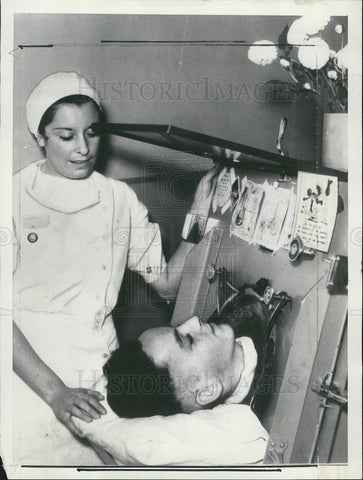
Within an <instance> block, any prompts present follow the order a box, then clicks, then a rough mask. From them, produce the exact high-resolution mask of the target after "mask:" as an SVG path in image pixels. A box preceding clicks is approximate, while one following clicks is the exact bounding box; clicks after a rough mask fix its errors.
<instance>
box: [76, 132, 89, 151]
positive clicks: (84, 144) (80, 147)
mask: <svg viewBox="0 0 363 480" xmlns="http://www.w3.org/2000/svg"><path fill="white" fill-rule="evenodd" d="M77 142H78V143H77V152H78V153H80V154H81V155H87V153H88V152H89V146H88V141H87V138H86V137H85V135H83V134H80V135H79V136H78V138H77Z"/></svg>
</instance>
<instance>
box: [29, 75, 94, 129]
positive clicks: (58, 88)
mask: <svg viewBox="0 0 363 480" xmlns="http://www.w3.org/2000/svg"><path fill="white" fill-rule="evenodd" d="M69 95H86V96H87V97H90V98H92V100H94V101H95V102H96V103H97V105H98V106H99V107H100V108H101V99H100V96H99V94H98V92H97V90H95V89H94V88H93V87H92V86H91V85H90V84H89V82H88V81H87V80H86V79H85V78H84V77H81V76H80V75H78V73H76V72H56V73H52V74H51V75H48V76H47V77H45V78H43V80H41V81H40V82H39V83H38V85H37V86H36V87H35V88H34V89H33V91H32V92H31V94H30V95H29V98H28V100H27V102H26V120H27V123H28V128H29V130H30V132H31V133H32V134H33V135H34V136H36V135H37V133H38V127H39V123H40V121H41V119H42V116H43V115H44V113H45V111H46V110H47V109H48V108H49V107H50V106H51V105H53V103H55V102H56V101H58V100H60V99H61V98H64V97H68V96H69Z"/></svg>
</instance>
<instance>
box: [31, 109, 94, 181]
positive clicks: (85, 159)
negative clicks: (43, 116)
mask: <svg viewBox="0 0 363 480" xmlns="http://www.w3.org/2000/svg"><path fill="white" fill-rule="evenodd" d="M98 121H99V114H98V111H97V109H96V107H95V106H94V105H93V104H92V103H91V102H89V103H85V104H83V105H79V106H77V105H68V104H64V105H61V106H59V108H58V109H57V111H56V113H55V115H54V118H53V120H52V122H51V123H49V124H48V125H47V126H46V127H45V137H42V136H41V135H39V136H38V143H39V145H40V146H41V147H45V151H46V156H47V159H46V162H45V164H44V171H45V172H46V173H49V174H51V175H55V176H59V177H65V178H71V179H83V178H87V177H88V176H89V175H90V174H91V173H92V171H93V168H94V166H95V163H96V158H97V153H98V147H99V143H100V137H99V135H98V134H97V133H95V132H94V131H93V129H92V128H91V125H92V123H95V122H98Z"/></svg>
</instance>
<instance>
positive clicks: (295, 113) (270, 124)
mask: <svg viewBox="0 0 363 480" xmlns="http://www.w3.org/2000/svg"><path fill="white" fill-rule="evenodd" d="M293 20H294V17H283V16H275V17H271V16H270V17H264V16H260V17H256V16H243V17H241V16H208V15H206V16H196V15H194V16H183V15H177V16H175V15H169V16H160V15H138V16H137V15H89V14H88V15H86V14H83V15H75V14H73V15H70V14H68V15H65V14H18V15H16V16H15V28H14V32H15V34H14V48H17V47H18V45H22V44H31V45H54V46H53V47H51V48H45V47H38V48H23V49H18V50H16V52H14V56H15V61H14V170H18V169H19V168H21V167H22V166H25V165H27V164H28V163H29V162H31V161H33V160H34V159H36V158H38V157H39V151H38V147H37V145H36V143H35V142H34V140H33V139H32V138H31V136H30V135H29V133H28V131H27V128H26V122H25V116H24V106H25V102H26V99H27V97H28V95H29V93H30V91H31V90H32V88H33V87H34V86H35V85H36V83H38V82H39V81H40V80H41V79H42V78H43V77H45V76H47V75H48V74H49V73H52V72H55V71H59V70H63V71H78V72H80V73H81V74H83V75H85V76H87V77H88V79H89V80H90V81H91V83H92V84H93V85H94V86H95V87H96V88H97V89H98V90H99V92H100V94H101V97H102V100H103V104H104V107H105V111H106V113H107V117H108V120H109V121H111V122H120V123H122V122H123V123H152V124H171V125H175V126H178V127H182V128H187V129H190V130H195V131H197V132H201V133H205V134H209V135H213V136H216V137H221V138H224V139H227V140H232V141H236V142H239V143H243V144H246V145H251V146H255V147H258V148H261V149H266V150H270V151H273V152H275V153H277V150H276V138H277V134H278V129H279V123H280V118H281V117H282V116H286V117H287V118H288V122H289V123H288V129H287V132H286V140H285V148H286V151H287V153H288V154H289V155H290V156H295V157H298V158H301V159H303V160H314V158H315V156H316V155H317V154H318V153H319V151H320V140H319V132H320V130H321V115H320V114H319V112H317V111H316V105H315V102H314V101H312V100H308V99H306V98H302V97H300V96H296V95H287V98H284V95H283V94H282V91H281V90H279V91H277V92H275V93H274V94H273V95H272V94H268V92H267V90H266V87H265V86H264V83H265V82H267V81H269V80H279V81H282V82H290V81H291V79H290V77H289V75H288V73H287V72H286V71H285V70H284V69H283V68H281V66H280V65H279V64H278V63H277V62H276V63H274V64H272V65H270V66H266V67H261V66H258V65H256V64H254V63H252V62H250V61H249V60H248V59H247V51H248V48H247V47H244V46H227V45H224V46H215V45H208V46H200V45H180V44H177V45H175V44H174V45H155V44H154V45H137V44H128V45H120V44H116V45H115V44H104V43H103V44H102V43H101V41H104V40H113V41H114V40H120V41H126V40H128V41H140V40H145V41H178V40H181V41H186V40H188V41H200V40H218V41H228V40H239V41H241V40H244V41H245V42H247V43H252V42H254V41H256V40H259V39H266V40H271V41H274V42H277V41H278V36H279V34H280V33H281V31H282V30H283V28H284V27H285V25H286V24H290V23H291V22H292V21H293ZM324 33H325V32H324ZM326 34H327V35H329V43H330V45H331V48H334V49H339V45H338V43H337V42H338V40H339V36H338V35H337V34H334V32H332V31H331V28H330V29H329V28H328V29H327V32H326ZM285 97H286V96H285ZM112 146H113V149H112V152H113V154H112V155H111V156H110V158H109V159H108V163H107V166H106V168H107V173H108V174H110V175H112V176H116V177H130V176H135V175H138V174H140V169H141V170H142V168H141V167H140V163H143V162H145V158H147V159H151V160H152V159H155V157H156V158H161V159H162V160H164V161H165V160H166V161H167V162H168V163H172V162H173V159H170V158H168V153H167V152H166V151H165V149H157V148H156V149H150V148H149V147H148V146H145V145H142V144H140V143H138V142H133V141H125V140H122V139H119V138H113V139H112ZM120 158H121V159H122V162H120Z"/></svg>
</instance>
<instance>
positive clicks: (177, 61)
mask: <svg viewBox="0 0 363 480" xmlns="http://www.w3.org/2000/svg"><path fill="white" fill-rule="evenodd" d="M294 18H296V17H283V16H275V17H271V16H270V17H264V16H260V17H256V16H253V17H252V16H243V17H241V16H208V15H206V16H179V15H178V16H173V15H169V16H160V15H141V16H140V15H139V16H136V15H85V14H82V15H63V14H21V15H20V14H19V15H16V16H15V28H14V32H15V33H14V48H16V47H17V46H18V45H22V44H31V45H54V46H53V47H51V48H46V47H35V48H23V49H17V50H16V51H15V52H14V56H15V59H14V171H17V170H18V169H19V168H21V167H23V166H25V165H27V164H29V163H30V162H32V161H34V160H36V159H38V158H39V156H40V155H41V152H40V151H39V149H38V146H37V144H36V142H35V140H34V139H33V138H32V137H31V135H30V134H29V132H28V130H27V126H26V121H25V102H26V99H27V97H28V95H29V93H30V92H31V90H32V88H33V87H34V86H35V85H36V84H37V83H38V82H39V81H40V80H41V79H42V78H44V77H45V76H47V75H48V74H50V73H52V72H55V71H60V70H61V71H78V72H79V73H81V74H83V75H85V76H86V77H87V78H88V79H89V81H90V82H91V83H92V84H93V85H94V86H95V87H96V88H97V89H98V90H99V93H100V95H101V97H102V101H103V105H104V110H105V113H106V116H107V119H108V121H110V122H117V123H151V124H171V125H174V126H177V127H182V128H186V129H190V130H194V131H197V132H200V133H205V134H208V135H212V136H215V137H220V138H223V139H227V140H232V141H235V142H238V143H243V144H246V145H250V146H253V147H257V148H260V149H265V150H269V151H272V152H275V153H277V149H276V138H277V134H278V129H279V123H280V119H281V117H282V116H286V117H287V118H288V127H287V131H286V135H285V142H284V148H285V150H286V153H287V154H289V155H290V156H293V157H297V158H300V159H302V160H306V161H315V159H316V158H317V156H319V155H320V152H321V136H320V131H321V127H322V124H321V119H322V112H321V111H320V110H319V109H318V108H317V105H316V103H315V101H313V100H312V99H311V98H310V99H309V98H306V97H300V96H298V97H296V96H291V95H290V96H289V95H288V96H287V98H286V96H285V97H284V96H283V95H281V90H280V91H278V92H277V93H275V94H274V95H272V96H271V95H269V96H268V95H267V91H266V88H265V87H264V83H265V82H267V81H269V80H278V81H281V82H290V81H291V79H290V77H289V75H288V73H287V72H286V71H285V70H284V69H282V68H281V66H280V65H279V64H278V63H277V62H276V63H274V64H272V65H270V66H266V67H261V66H258V65H256V64H254V63H252V62H250V61H249V60H248V58H247V50H248V48H247V47H243V46H226V45H224V46H215V45H207V46H205V45H204V46H200V45H180V44H177V45H175V44H174V45H170V44H169V45H155V44H151V45H137V44H135V43H134V44H127V45H120V44H102V43H101V41H102V40H119V41H126V40H127V41H130V42H131V41H140V40H144V41H153V42H155V41H177V40H181V41H186V40H188V41H200V40H219V41H228V40H244V41H245V42H246V43H253V42H254V41H256V40H260V39H265V40H271V41H275V42H277V40H278V36H279V34H280V33H281V31H282V30H283V28H284V27H285V25H286V24H290V23H291V22H292V21H293V20H294ZM339 21H340V23H344V19H340V20H339ZM324 34H327V35H328V36H329V44H330V46H331V48H333V49H335V50H338V49H339V45H338V43H337V42H338V40H339V36H338V35H337V34H335V33H334V31H333V29H332V27H328V28H327V31H326V32H324ZM102 160H103V161H102V162H101V164H100V166H99V168H100V169H101V170H102V171H103V172H104V173H105V174H106V175H108V176H112V177H114V178H119V179H122V178H123V179H129V180H130V183H131V185H132V186H133V188H134V189H135V190H136V192H137V194H138V195H139V197H140V198H141V199H142V200H143V201H144V202H145V204H146V205H147V207H148V208H149V210H150V213H151V215H152V216H153V218H154V219H155V220H156V221H158V222H159V223H160V226H161V229H162V232H163V240H164V249H165V254H166V256H167V258H168V257H169V256H170V255H171V253H172V252H173V250H174V249H175V247H176V246H177V244H178V242H179V238H180V231H181V227H182V223H183V219H184V215H185V213H186V212H187V211H188V208H189V205H190V204H191V201H192V198H193V192H194V189H195V188H196V185H197V182H198V179H199V178H200V176H199V175H198V173H197V172H195V170H202V171H203V170H206V169H207V168H209V167H210V165H211V161H209V160H207V159H201V158H197V157H192V156H191V155H188V154H184V153H181V152H173V151H170V150H167V149H164V148H160V147H156V146H152V145H148V144H143V143H141V142H136V141H133V140H127V139H122V138H120V137H110V138H109V145H108V148H107V150H105V152H104V154H103V158H102ZM150 177H152V178H150ZM247 250H248V248H247V249H244V250H243V251H242V250H241V251H238V252H237V251H236V255H237V256H238V258H237V260H236V262H237V263H236V268H235V272H234V274H235V275H237V278H236V281H237V283H239V282H241V281H242V280H243V281H244V280H245V277H244V275H245V273H247V272H248V271H249V272H252V271H253V272H254V273H253V278H255V279H257V278H258V277H259V276H262V275H263V273H264V272H265V267H266V262H265V260H266V259H265V257H264V256H263V255H259V256H257V257H254V256H250V255H247V256H248V260H247V261H248V262H249V264H250V265H249V267H248V268H246V269H242V265H244V264H245V260H244V258H245V254H246V251H247ZM281 261H282V263H281ZM286 261H287V259H286V258H285V256H284V257H283V259H280V257H279V256H276V257H275V258H273V259H271V261H268V262H267V264H268V265H269V267H268V270H269V272H268V275H269V276H272V275H273V271H274V270H275V269H276V268H277V269H279V270H280V271H281V267H282V268H283V266H284V265H288V264H286ZM251 262H252V263H251ZM239 266H241V269H240V268H239ZM246 266H247V265H246ZM252 267H253V270H251V269H252ZM289 268H290V269H291V266H289ZM306 268H309V266H308V265H306ZM270 270H271V271H270ZM241 272H245V273H244V274H243V277H240V275H241V274H242V273H241ZM300 273H301V270H300ZM251 274H252V273H251ZM266 275H267V273H266ZM299 277H300V276H297V277H296V278H297V282H298V281H299ZM125 284H128V285H129V291H128V292H125V291H124V290H123V291H122V292H121V294H120V302H119V305H118V308H117V310H116V311H115V316H116V317H118V318H120V319H121V318H122V319H123V325H124V326H125V325H126V327H125V328H126V330H127V329H129V330H127V331H125V330H124V332H123V333H125V334H126V335H131V336H133V335H135V334H138V333H139V330H140V329H142V328H144V327H145V326H146V325H150V321H153V322H155V324H157V323H158V322H161V323H164V322H165V321H167V316H168V311H167V308H166V307H165V305H164V304H162V303H161V302H160V300H158V299H155V295H153V294H152V293H151V292H148V293H146V294H145V293H144V290H143V287H141V286H140V285H139V283H138V282H136V281H135V279H134V278H133V279H130V280H129V281H128V280H126V281H125ZM277 284H278V285H277V287H279V280H278V279H277ZM281 288H282V285H281ZM291 290H293V292H291V293H295V292H297V291H298V290H299V285H298V284H296V285H293V286H292V287H290V289H289V291H291ZM131 305H133V307H132V308H131ZM159 307H160V308H159ZM135 317H137V318H138V321H135Z"/></svg>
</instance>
